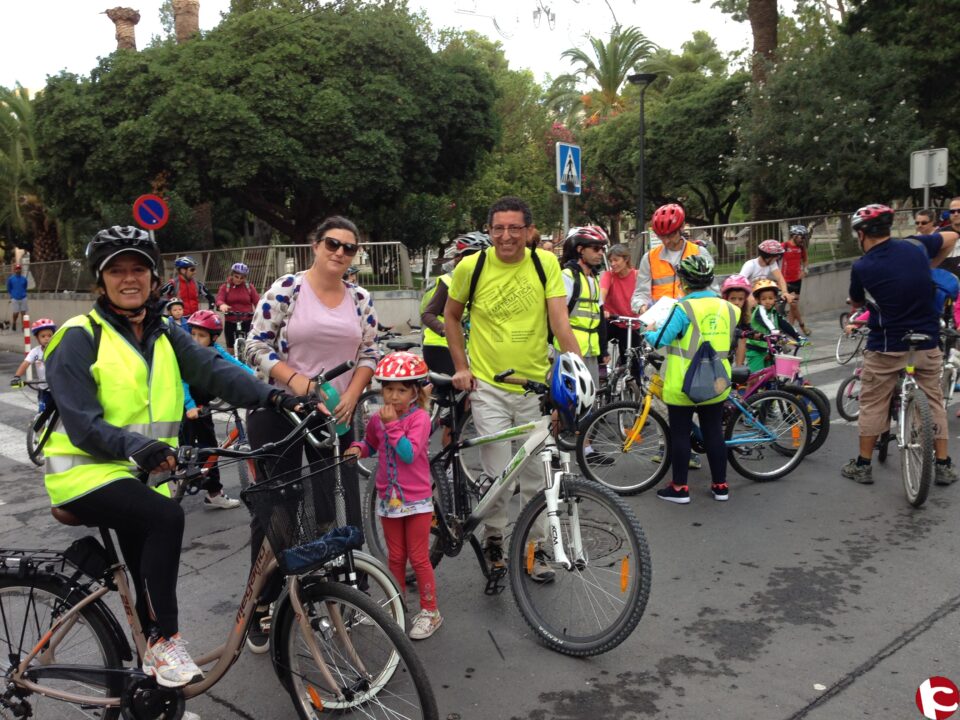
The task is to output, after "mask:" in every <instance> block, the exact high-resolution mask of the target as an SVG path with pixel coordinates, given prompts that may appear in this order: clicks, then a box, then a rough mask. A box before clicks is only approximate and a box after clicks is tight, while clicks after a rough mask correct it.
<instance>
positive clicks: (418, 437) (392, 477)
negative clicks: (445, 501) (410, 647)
mask: <svg viewBox="0 0 960 720" xmlns="http://www.w3.org/2000/svg"><path fill="white" fill-rule="evenodd" d="M427 372H428V370H427V364H426V363H425V362H424V361H423V358H421V357H419V356H418V355H414V354H413V353H408V352H395V353H390V354H389V355H387V356H385V357H384V358H383V359H382V360H381V361H380V363H379V364H378V365H377V369H376V371H375V372H374V375H373V376H374V378H376V379H377V380H379V381H380V382H381V384H382V393H383V408H382V409H381V410H380V412H379V413H378V414H377V415H374V416H373V417H371V418H370V421H369V423H368V424H367V428H366V433H365V435H364V438H363V440H362V441H360V442H355V443H353V444H352V445H351V446H350V448H349V449H348V450H347V451H346V452H345V453H344V455H345V456H350V455H352V456H359V457H369V456H370V455H373V454H375V453H376V454H379V456H380V462H379V464H378V465H377V475H376V483H377V495H378V497H379V502H378V503H377V515H379V516H380V522H381V524H382V525H383V536H384V538H385V539H386V541H387V552H388V555H389V565H390V572H392V573H393V576H394V577H395V578H396V579H397V583H398V584H399V585H400V591H401V592H404V593H405V592H406V568H407V560H409V561H410V564H411V565H412V566H413V571H414V573H415V574H416V576H417V588H418V589H419V591H420V612H419V613H417V615H415V616H414V618H413V623H412V627H411V628H410V637H411V638H412V639H413V640H423V639H425V638H428V637H430V636H431V635H433V633H434V632H436V630H437V628H439V627H440V623H442V622H443V618H442V617H441V616H440V611H439V610H438V609H437V594H436V580H435V578H434V573H433V566H432V565H431V564H430V525H431V522H432V520H433V493H432V489H431V481H430V459H429V457H428V449H429V444H430V415H429V414H428V413H427V411H426V410H424V408H425V407H426V405H427V402H428V401H429V392H428V391H427V389H426V387H425V385H424V383H425V381H426V378H427Z"/></svg>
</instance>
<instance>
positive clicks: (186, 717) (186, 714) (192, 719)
mask: <svg viewBox="0 0 960 720" xmlns="http://www.w3.org/2000/svg"><path fill="white" fill-rule="evenodd" d="M182 720H200V716H199V715H197V714H196V713H195V712H190V711H189V710H184V711H183V718H182Z"/></svg>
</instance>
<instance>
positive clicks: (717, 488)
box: [710, 483, 730, 502]
mask: <svg viewBox="0 0 960 720" xmlns="http://www.w3.org/2000/svg"><path fill="white" fill-rule="evenodd" d="M710 489H711V490H712V491H713V499H714V500H717V501H719V502H726V501H727V500H729V499H730V486H729V485H727V484H726V483H713V484H711V485H710Z"/></svg>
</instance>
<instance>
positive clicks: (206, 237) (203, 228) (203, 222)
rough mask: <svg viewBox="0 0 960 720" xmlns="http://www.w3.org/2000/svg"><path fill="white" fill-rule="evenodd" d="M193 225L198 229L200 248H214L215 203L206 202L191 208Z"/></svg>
mask: <svg viewBox="0 0 960 720" xmlns="http://www.w3.org/2000/svg"><path fill="white" fill-rule="evenodd" d="M190 210H191V212H192V213H193V223H192V224H193V227H194V228H195V229H196V231H197V236H198V241H199V242H198V248H197V249H198V250H206V249H208V248H213V203H212V202H205V203H200V204H199V205H194V206H193V207H192V208H190Z"/></svg>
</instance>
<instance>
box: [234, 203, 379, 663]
mask: <svg viewBox="0 0 960 720" xmlns="http://www.w3.org/2000/svg"><path fill="white" fill-rule="evenodd" d="M307 238H308V239H309V240H310V244H311V245H312V247H313V264H312V265H311V266H310V268H309V269H308V270H306V271H303V272H298V273H296V274H293V275H284V276H282V277H280V278H279V279H278V280H277V281H276V282H274V283H273V285H272V286H271V287H270V289H269V290H267V291H266V292H265V293H264V294H263V297H262V298H261V300H260V304H259V305H258V306H257V309H256V311H255V313H254V316H253V323H252V326H251V329H250V335H249V337H248V338H247V347H246V355H247V357H246V361H247V364H248V365H250V366H251V367H253V368H254V369H255V370H256V371H257V374H258V375H260V376H261V377H263V378H264V379H265V380H267V381H268V382H269V383H270V384H271V385H275V386H276V387H279V388H281V389H283V390H286V391H288V392H289V393H290V394H291V395H296V396H301V395H306V394H308V393H309V392H310V391H312V390H313V389H314V386H313V383H312V382H311V378H313V377H315V376H316V375H317V374H318V373H320V372H321V371H323V370H332V369H333V368H334V367H336V366H337V365H339V364H341V363H343V362H346V361H347V360H354V361H356V363H357V366H356V367H355V368H354V370H353V371H352V372H347V373H344V374H343V375H340V376H339V377H337V378H335V379H334V380H333V381H332V382H331V384H332V385H333V387H334V389H335V390H336V395H337V396H338V397H334V396H332V395H331V397H330V400H329V401H328V403H327V405H328V407H329V408H330V412H331V413H332V414H333V415H335V416H336V419H337V422H338V424H341V425H349V423H350V422H351V420H352V418H353V410H354V407H355V406H356V404H357V399H358V398H359V397H360V393H362V392H363V390H364V388H366V386H367V384H368V383H369V382H370V379H371V378H372V377H373V371H374V369H375V368H376V366H377V361H378V360H379V350H378V349H377V344H376V334H377V315H376V312H375V311H374V308H373V302H372V300H371V298H370V294H369V293H368V292H367V291H366V290H364V289H363V288H361V287H358V286H357V285H353V284H349V283H346V282H344V280H343V274H344V272H345V271H346V270H347V269H348V268H349V267H350V263H351V262H352V261H353V259H354V258H355V257H356V255H357V250H359V247H360V233H359V231H358V230H357V226H356V225H354V224H353V223H352V222H351V221H350V220H347V219H346V218H344V217H340V216H333V217H329V218H327V219H326V220H324V221H323V222H322V223H320V225H318V226H317V228H316V229H315V230H313V231H312V232H311V233H310V234H309V235H308V236H307ZM334 400H335V402H334ZM289 431H290V428H289V427H284V426H283V425H281V424H279V423H277V422H276V415H274V414H272V413H261V412H252V413H250V415H249V416H248V418H247V433H248V435H249V437H250V444H251V445H252V446H253V447H254V448H258V447H261V446H263V445H265V444H266V443H269V442H273V441H275V440H280V439H282V438H283V437H284V436H285V435H286V434H287V433H288V432H289ZM353 439H354V438H353V429H352V428H351V429H349V430H348V431H347V433H346V434H345V435H341V437H340V446H341V447H348V446H349V445H350V443H351V442H353ZM304 452H305V453H306V457H307V461H308V462H309V463H310V464H311V465H316V466H318V467H319V466H321V465H322V464H323V463H325V462H328V461H329V457H325V455H324V454H322V453H321V452H320V451H318V450H316V449H315V448H313V447H312V446H311V445H309V444H307V443H303V442H301V443H300V444H299V445H295V446H293V447H292V448H291V450H289V451H287V452H286V453H285V455H284V456H283V457H282V458H280V459H279V460H278V461H277V462H276V465H275V467H274V468H273V472H274V473H282V472H287V471H292V470H295V469H296V468H298V467H300V466H301V464H302V462H301V460H302V455H303V453H304ZM340 472H341V479H342V482H343V487H344V493H345V500H346V510H347V522H348V523H349V524H351V525H355V526H357V527H361V526H362V520H361V511H360V489H359V485H358V478H357V474H356V472H357V471H356V468H355V467H353V466H350V465H344V466H342V467H341V468H340ZM329 480H330V482H329V483H324V484H323V487H322V488H319V489H320V490H321V491H320V492H317V491H316V490H317V489H318V488H315V489H314V490H315V491H314V499H315V501H316V507H315V511H316V513H317V518H318V519H320V520H330V521H333V520H335V519H336V518H335V512H334V508H335V503H334V487H333V482H334V478H333V477H332V473H331V477H330V478H329ZM252 529H253V538H252V543H251V548H254V549H253V553H254V554H256V552H257V550H256V549H255V548H259V546H260V542H261V539H262V538H263V534H262V532H263V531H262V529H261V528H260V527H259V526H258V525H257V524H256V521H254V523H253V524H252ZM254 559H255V558H254ZM271 590H272V593H270V591H271ZM278 591H279V585H277V586H276V587H274V588H268V591H266V592H265V593H264V599H265V600H266V601H268V602H269V601H270V600H273V599H274V597H273V596H270V595H272V594H274V593H276V592H278ZM266 611H267V608H266V607H261V608H258V612H259V614H260V616H261V618H262V617H263V616H264V615H265V614H266ZM256 619H257V618H255V620H256ZM261 625H262V623H255V624H254V630H252V631H251V634H250V636H249V638H248V640H247V643H248V646H249V647H250V649H251V650H253V651H254V652H266V651H267V648H268V645H269V633H263V632H258V630H260V626H261Z"/></svg>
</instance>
